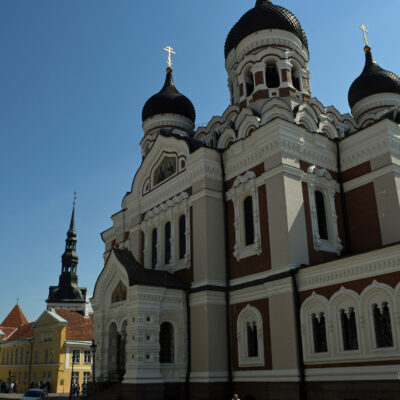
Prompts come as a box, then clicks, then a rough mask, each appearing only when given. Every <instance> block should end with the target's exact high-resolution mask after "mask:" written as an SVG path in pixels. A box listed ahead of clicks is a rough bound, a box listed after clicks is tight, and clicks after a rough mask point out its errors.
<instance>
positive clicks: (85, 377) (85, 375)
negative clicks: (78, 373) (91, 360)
mask: <svg viewBox="0 0 400 400" xmlns="http://www.w3.org/2000/svg"><path fill="white" fill-rule="evenodd" d="M89 380H90V372H84V373H83V383H86V384H88V382H89Z"/></svg>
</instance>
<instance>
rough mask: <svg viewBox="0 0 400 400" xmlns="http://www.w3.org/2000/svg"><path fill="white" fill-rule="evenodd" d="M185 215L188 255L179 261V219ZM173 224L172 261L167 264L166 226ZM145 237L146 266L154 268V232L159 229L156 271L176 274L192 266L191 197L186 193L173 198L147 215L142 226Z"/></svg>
mask: <svg viewBox="0 0 400 400" xmlns="http://www.w3.org/2000/svg"><path fill="white" fill-rule="evenodd" d="M181 215H185V217H186V222H185V228H186V229H185V240H186V253H185V257H184V258H183V259H181V260H180V259H179V253H178V252H179V249H178V245H179V218H180V216H181ZM167 222H170V223H171V259H170V263H169V264H167V265H166V264H165V257H164V248H165V237H164V236H165V230H164V227H165V224H166V223H167ZM140 228H141V230H142V231H143V232H144V235H145V243H144V266H145V268H148V269H150V268H152V259H151V257H152V248H151V247H152V232H153V229H154V228H156V229H157V265H156V266H155V269H165V270H167V271H169V272H175V271H178V270H180V269H182V268H189V266H190V251H191V249H190V203H189V195H188V194H187V193H186V192H182V193H181V194H179V195H177V196H175V197H173V198H172V199H170V200H167V201H166V202H164V203H162V204H160V205H159V206H156V207H154V208H153V209H151V210H149V211H148V212H147V213H146V216H145V218H144V220H143V222H142V223H141V225H140Z"/></svg>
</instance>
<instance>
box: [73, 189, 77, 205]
mask: <svg viewBox="0 0 400 400" xmlns="http://www.w3.org/2000/svg"><path fill="white" fill-rule="evenodd" d="M76 199H77V197H76V190H74V202H73V203H72V204H73V205H75V204H76Z"/></svg>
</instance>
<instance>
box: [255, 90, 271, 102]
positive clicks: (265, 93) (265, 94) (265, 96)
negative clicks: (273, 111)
mask: <svg viewBox="0 0 400 400" xmlns="http://www.w3.org/2000/svg"><path fill="white" fill-rule="evenodd" d="M268 97H269V96H268V90H258V91H257V92H256V93H254V94H253V101H257V100H260V99H268Z"/></svg>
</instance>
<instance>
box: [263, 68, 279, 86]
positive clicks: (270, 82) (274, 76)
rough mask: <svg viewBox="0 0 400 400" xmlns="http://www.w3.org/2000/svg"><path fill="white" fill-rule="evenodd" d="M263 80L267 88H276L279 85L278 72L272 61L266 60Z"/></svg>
mask: <svg viewBox="0 0 400 400" xmlns="http://www.w3.org/2000/svg"><path fill="white" fill-rule="evenodd" d="M265 82H266V83H267V87H269V88H277V87H279V85H280V79H279V72H278V68H277V67H276V64H275V63H274V62H272V61H271V62H268V63H267V66H266V68H265Z"/></svg>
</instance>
